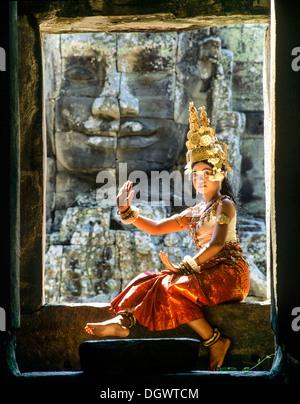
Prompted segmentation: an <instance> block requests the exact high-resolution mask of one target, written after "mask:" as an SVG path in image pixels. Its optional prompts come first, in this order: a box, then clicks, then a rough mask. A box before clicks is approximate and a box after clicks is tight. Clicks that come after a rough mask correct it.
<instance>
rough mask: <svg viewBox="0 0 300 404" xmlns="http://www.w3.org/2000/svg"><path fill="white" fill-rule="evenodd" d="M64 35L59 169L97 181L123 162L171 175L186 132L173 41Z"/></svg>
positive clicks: (57, 142)
mask: <svg viewBox="0 0 300 404" xmlns="http://www.w3.org/2000/svg"><path fill="white" fill-rule="evenodd" d="M153 38H154V37H153V35H151V34H118V40H117V39H116V34H83V35H82V34H77V35H61V58H62V72H63V73H62V81H61V91H60V97H59V98H58V99H57V100H56V117H55V122H56V131H55V145H56V156H57V159H58V162H59V164H60V165H61V167H59V168H60V170H62V169H65V170H68V171H70V172H74V173H82V174H88V175H92V176H95V174H97V173H98V172H99V171H100V170H103V169H107V168H114V167H116V163H118V162H126V163H127V164H128V172H131V171H132V170H143V171H145V172H150V171H151V170H159V169H160V170H162V169H168V168H171V167H172V165H173V163H174V161H175V159H176V156H177V154H178V152H179V147H182V143H183V141H184V136H185V133H186V126H185V125H184V126H183V125H181V124H180V123H176V122H174V99H175V80H176V74H175V64H176V49H177V37H176V34H169V35H166V34H164V35H163V36H159V38H157V39H156V40H153Z"/></svg>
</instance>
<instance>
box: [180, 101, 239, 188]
mask: <svg viewBox="0 0 300 404" xmlns="http://www.w3.org/2000/svg"><path fill="white" fill-rule="evenodd" d="M199 109H200V110H201V113H200V117H199V118H198V111H197V110H196V108H195V107H194V103H193V102H191V103H190V108H189V115H190V117H189V123H190V130H189V132H188V134H187V138H188V141H187V142H186V147H187V149H188V151H187V153H186V161H187V165H186V166H185V168H186V171H185V173H186V174H187V173H189V172H190V173H191V171H192V164H193V163H195V162H200V161H203V160H207V161H208V162H209V163H211V164H212V165H213V174H212V175H210V176H209V179H210V180H211V181H220V180H222V179H223V176H222V175H221V174H220V172H221V171H222V167H223V166H224V167H225V169H226V170H228V171H232V170H231V168H230V166H229V163H228V153H227V145H226V144H225V143H223V142H220V141H218V139H217V136H216V134H215V131H214V130H213V129H212V128H211V127H210V126H209V119H208V117H207V113H206V111H205V107H200V108H199Z"/></svg>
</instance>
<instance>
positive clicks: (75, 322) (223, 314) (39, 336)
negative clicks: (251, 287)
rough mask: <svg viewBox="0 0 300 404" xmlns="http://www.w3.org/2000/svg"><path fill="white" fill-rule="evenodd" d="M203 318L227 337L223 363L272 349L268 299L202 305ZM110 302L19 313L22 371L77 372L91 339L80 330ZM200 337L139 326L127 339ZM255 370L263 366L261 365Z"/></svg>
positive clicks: (202, 365) (242, 361) (104, 314)
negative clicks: (84, 346) (83, 348)
mask: <svg viewBox="0 0 300 404" xmlns="http://www.w3.org/2000/svg"><path fill="white" fill-rule="evenodd" d="M205 315H206V318H207V320H208V321H209V322H210V323H211V324H212V325H213V326H214V327H218V328H219V330H220V331H221V332H222V333H223V334H224V335H226V336H228V337H229V338H231V347H230V350H229V352H228V354H227V356H226V362H225V363H224V366H235V367H237V368H238V369H242V368H243V367H244V366H250V367H251V366H253V365H255V364H256V363H257V360H258V359H259V358H261V359H262V358H264V357H265V356H266V355H270V354H272V353H273V352H274V351H275V347H274V336H273V332H272V329H271V326H270V305H269V304H268V303H249V302H243V303H224V304H220V305H218V306H214V307H206V308H205ZM111 316H112V313H111V312H110V311H109V305H108V304H101V303H98V304H91V305H87V304H70V305H45V306H43V307H42V308H41V309H40V310H38V311H36V312H34V313H32V314H23V315H22V316H21V328H20V330H19V331H18V333H17V347H16V356H17V362H18V365H19V368H20V371H21V372H32V371H62V370H80V369H81V365H80V358H79V353H78V350H79V346H80V344H81V343H83V342H84V341H87V340H95V339H96V338H95V337H92V336H90V335H88V334H87V333H86V332H85V331H84V326H85V324H86V323H87V322H97V321H104V320H106V319H108V318H111ZM173 337H175V338H176V337H177V338H180V337H185V338H198V339H199V337H198V335H197V334H196V333H195V332H194V331H193V330H192V329H190V328H189V327H188V326H187V325H182V326H180V327H178V328H176V329H174V330H167V331H156V332H151V331H148V330H147V329H146V328H145V327H142V326H141V325H137V326H136V327H135V328H134V329H132V331H131V333H130V338H173ZM206 365H207V350H206V349H205V348H204V347H202V346H201V348H200V352H199V361H198V366H197V369H202V370H205V369H206ZM259 370H265V369H261V368H259Z"/></svg>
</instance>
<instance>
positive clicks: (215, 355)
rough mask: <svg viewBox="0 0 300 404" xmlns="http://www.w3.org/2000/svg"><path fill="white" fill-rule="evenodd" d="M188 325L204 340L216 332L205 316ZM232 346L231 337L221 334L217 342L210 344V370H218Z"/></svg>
mask: <svg viewBox="0 0 300 404" xmlns="http://www.w3.org/2000/svg"><path fill="white" fill-rule="evenodd" d="M188 325H189V326H190V327H191V328H192V329H193V330H194V331H196V333H197V334H199V335H200V337H201V338H202V339H203V340H207V339H209V338H211V337H212V336H213V334H214V330H213V329H212V327H211V325H210V324H209V323H208V322H207V321H206V319H205V318H199V319H197V320H193V321H191V322H190V323H188ZM229 346H230V339H229V338H227V337H223V336H221V337H220V338H219V339H218V341H217V342H215V343H214V344H213V345H211V346H209V347H208V349H209V365H208V370H218V367H221V366H222V364H223V361H224V358H225V355H226V352H227V351H228V348H229Z"/></svg>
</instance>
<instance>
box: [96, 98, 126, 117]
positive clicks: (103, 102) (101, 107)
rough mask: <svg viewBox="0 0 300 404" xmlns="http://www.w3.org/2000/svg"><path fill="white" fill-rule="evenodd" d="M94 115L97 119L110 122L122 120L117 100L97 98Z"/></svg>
mask: <svg viewBox="0 0 300 404" xmlns="http://www.w3.org/2000/svg"><path fill="white" fill-rule="evenodd" d="M92 114H93V115H94V116H96V117H99V118H103V119H108V120H117V119H120V107H119V102H118V100H117V98H114V97H98V98H96V99H95V101H94V102H93V105H92Z"/></svg>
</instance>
